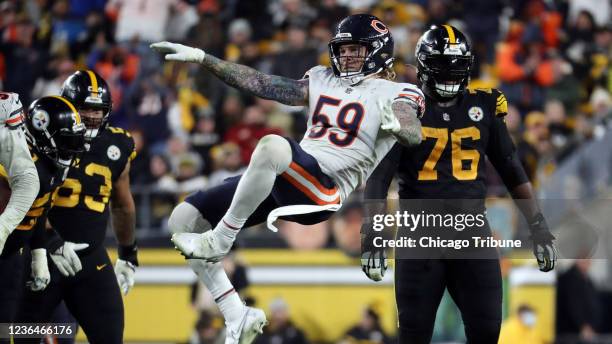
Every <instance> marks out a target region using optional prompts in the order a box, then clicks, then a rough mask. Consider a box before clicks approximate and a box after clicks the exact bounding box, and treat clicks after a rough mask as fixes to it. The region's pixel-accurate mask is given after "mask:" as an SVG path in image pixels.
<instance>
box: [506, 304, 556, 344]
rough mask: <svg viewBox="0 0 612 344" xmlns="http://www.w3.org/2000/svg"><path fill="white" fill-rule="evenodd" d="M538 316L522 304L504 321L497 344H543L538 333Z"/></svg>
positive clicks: (542, 339)
mask: <svg viewBox="0 0 612 344" xmlns="http://www.w3.org/2000/svg"><path fill="white" fill-rule="evenodd" d="M537 320H538V316H537V314H536V312H535V310H534V309H533V308H531V307H530V306H529V305H526V304H523V305H520V306H519V307H518V310H517V312H516V313H515V314H513V315H511V316H509V317H508V318H507V319H506V320H504V322H503V324H502V328H501V333H500V335H499V344H514V343H523V344H544V343H546V341H544V338H542V336H541V335H540V333H539V332H538V330H537V328H536V325H537Z"/></svg>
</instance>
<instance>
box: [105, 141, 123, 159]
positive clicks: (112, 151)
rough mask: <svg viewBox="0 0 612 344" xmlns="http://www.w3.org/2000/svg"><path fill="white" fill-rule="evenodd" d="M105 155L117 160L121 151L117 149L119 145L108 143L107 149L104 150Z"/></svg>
mask: <svg viewBox="0 0 612 344" xmlns="http://www.w3.org/2000/svg"><path fill="white" fill-rule="evenodd" d="M106 155H108V158H109V159H111V160H113V161H117V160H119V158H120V157H121V151H120V150H119V147H117V146H115V145H110V146H109V147H108V150H106Z"/></svg>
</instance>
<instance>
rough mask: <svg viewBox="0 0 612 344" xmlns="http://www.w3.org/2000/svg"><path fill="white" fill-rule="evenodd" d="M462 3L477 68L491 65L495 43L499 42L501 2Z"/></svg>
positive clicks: (502, 6)
mask: <svg viewBox="0 0 612 344" xmlns="http://www.w3.org/2000/svg"><path fill="white" fill-rule="evenodd" d="M462 3H463V9H464V13H465V14H464V20H465V23H466V25H467V32H468V33H469V36H470V38H471V39H472V47H473V50H474V51H475V53H476V62H478V65H477V66H480V64H492V63H493V62H494V60H495V43H497V41H498V40H499V16H500V14H501V12H502V10H503V8H504V4H503V1H502V0H492V1H486V2H483V1H479V0H464V1H462ZM474 69H475V70H478V69H479V68H474Z"/></svg>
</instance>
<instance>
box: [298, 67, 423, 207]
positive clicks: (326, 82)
mask: <svg viewBox="0 0 612 344" xmlns="http://www.w3.org/2000/svg"><path fill="white" fill-rule="evenodd" d="M306 76H307V77H308V79H309V114H308V123H307V130H306V134H305V135H304V138H303V139H302V141H301V142H300V146H301V147H302V148H303V149H304V150H305V151H306V152H307V153H308V154H310V155H312V156H313V157H315V158H316V159H317V161H318V163H319V165H320V166H321V170H322V171H323V172H324V173H325V174H327V175H328V176H330V177H331V178H332V179H334V181H335V182H336V184H337V185H338V187H339V188H340V194H341V199H342V201H344V200H345V199H346V198H347V197H348V195H349V194H350V193H351V192H352V191H353V190H355V189H356V188H357V187H359V186H360V185H361V184H363V183H365V181H366V180H367V178H368V177H369V176H370V174H371V173H372V171H373V170H374V168H375V167H376V166H377V165H378V163H379V162H380V161H381V160H382V158H383V157H384V156H385V155H386V154H387V153H388V152H389V150H390V149H391V147H392V146H393V144H394V143H395V142H396V140H395V138H394V137H393V135H391V134H389V133H387V132H385V131H383V130H381V129H380V126H381V115H380V111H379V108H378V103H379V102H378V101H379V100H381V101H383V103H385V102H389V101H406V102H410V103H411V104H413V105H414V106H415V108H416V109H417V112H418V113H422V111H423V109H424V97H423V94H422V93H421V91H420V90H419V89H418V88H417V87H416V86H415V85H412V84H406V83H397V82H392V81H389V80H385V79H380V78H368V79H365V80H363V81H362V82H361V83H359V84H357V85H348V84H346V83H345V82H343V81H342V80H341V79H340V78H337V77H336V76H335V75H334V74H333V72H332V70H331V68H326V67H323V66H317V67H314V68H312V69H311V70H309V71H308V72H307V73H306Z"/></svg>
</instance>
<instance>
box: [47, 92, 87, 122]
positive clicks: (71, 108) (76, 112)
mask: <svg viewBox="0 0 612 344" xmlns="http://www.w3.org/2000/svg"><path fill="white" fill-rule="evenodd" d="M51 97H52V98H57V99H59V100H61V101H63V102H64V103H66V105H68V107H69V108H70V110H72V112H73V113H74V118H75V120H76V122H77V124H81V116H80V115H79V112H78V111H77V109H76V108H75V107H74V105H72V103H71V102H69V101H68V100H66V99H65V98H64V97H60V96H51Z"/></svg>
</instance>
